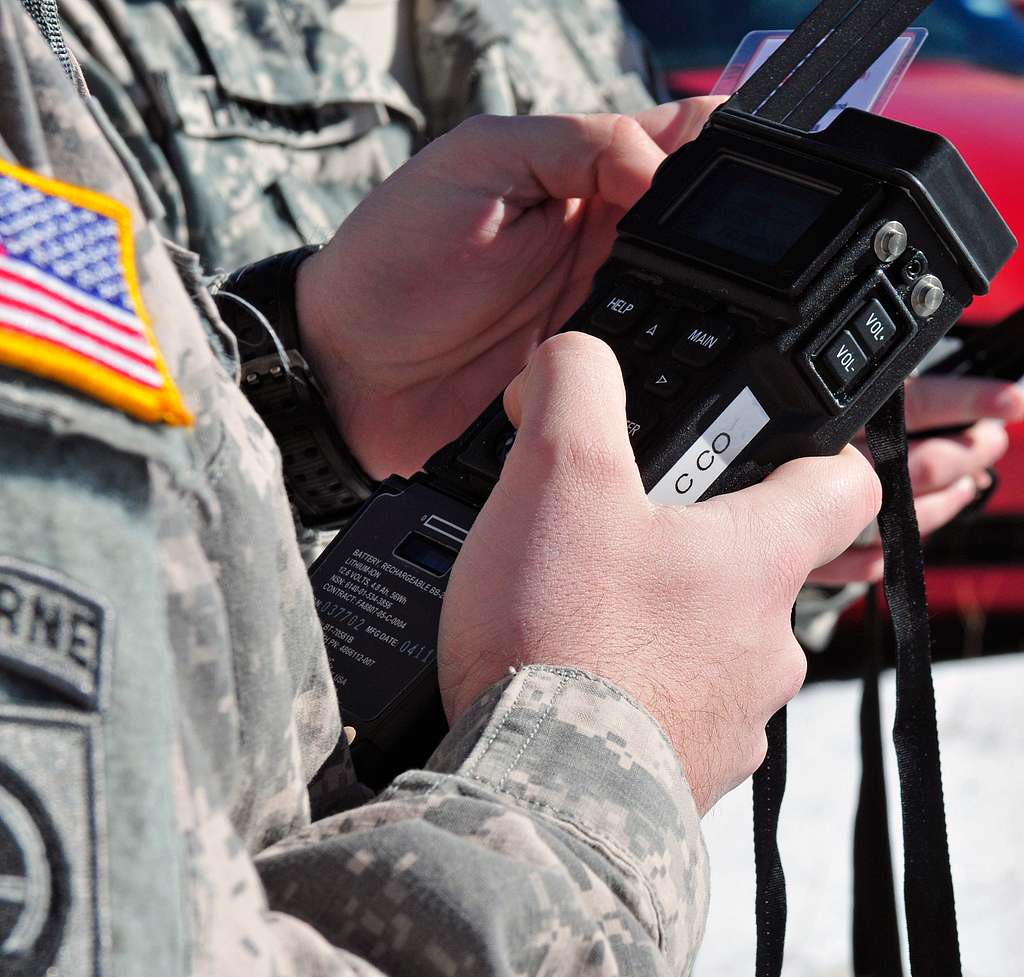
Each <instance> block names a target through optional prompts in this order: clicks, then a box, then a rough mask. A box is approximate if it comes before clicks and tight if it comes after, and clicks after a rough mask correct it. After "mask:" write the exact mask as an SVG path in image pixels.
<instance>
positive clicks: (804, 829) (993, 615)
mask: <svg viewBox="0 0 1024 977" xmlns="http://www.w3.org/2000/svg"><path fill="white" fill-rule="evenodd" d="M623 6H624V7H625V8H626V10H627V11H628V12H629V14H630V16H631V17H632V18H633V20H634V22H635V23H636V24H637V25H638V26H639V27H640V28H641V29H642V30H643V31H644V32H645V33H646V34H647V36H648V37H649V39H650V40H651V42H652V44H653V45H654V47H655V49H656V52H657V57H658V60H659V63H660V68H661V70H662V72H663V78H664V82H665V85H666V87H667V89H668V90H669V92H671V93H672V94H673V95H675V96H679V97H682V96H686V95H696V94H705V93H707V92H709V91H710V90H711V88H712V87H713V86H714V84H715V82H716V81H717V80H718V77H719V75H720V74H721V71H722V69H723V68H724V66H725V64H726V63H727V62H728V60H729V58H730V57H731V56H732V54H733V52H734V51H735V49H736V47H737V45H738V44H739V42H740V40H741V39H742V38H743V36H744V35H745V34H746V33H747V32H748V31H752V30H772V29H788V28H792V27H794V26H796V25H797V24H798V23H799V22H800V21H801V20H802V19H803V17H804V16H806V14H807V13H808V12H809V11H810V10H811V9H812V7H813V6H815V3H814V2H813V0H729V2H725V3H723V2H721V0H623ZM918 26H923V27H927V28H928V30H929V32H930V33H929V37H928V40H927V42H926V43H925V45H924V48H923V49H922V51H921V53H920V54H919V55H918V58H917V61H916V62H915V63H914V65H913V66H912V67H911V68H910V71H909V73H908V74H907V76H906V78H905V79H904V80H903V82H902V84H901V85H900V87H899V88H898V89H897V91H896V94H895V96H894V98H893V100H892V101H891V102H890V103H889V106H888V108H887V109H886V110H885V113H884V114H886V115H888V116H891V117H892V118H895V119H899V120H901V121H905V122H909V123H912V124H914V125H919V126H922V127H923V128H926V129H931V130H933V131H937V132H940V133H942V134H943V135H945V136H947V137H948V138H949V139H950V140H952V141H953V143H954V144H955V145H956V146H957V147H958V149H959V150H960V152H961V153H962V154H963V155H964V157H965V158H966V160H967V162H968V163H969V164H970V166H971V168H972V169H973V170H974V172H975V174H976V175H977V176H978V178H979V180H980V181H981V183H982V184H983V185H984V187H985V188H986V190H987V191H988V192H989V194H990V196H991V197H992V198H993V200H994V201H995V203H996V205H997V206H998V208H999V210H1000V212H1001V213H1002V215H1003V217H1004V218H1005V219H1006V221H1007V222H1008V223H1009V224H1010V226H1011V227H1012V228H1013V230H1014V233H1015V234H1016V236H1017V238H1018V240H1020V241H1022V242H1024V0H935V2H933V4H932V6H931V7H930V8H929V10H928V12H927V14H926V15H925V16H923V17H922V18H921V20H920V21H919V22H918ZM1007 320H1012V321H1013V322H1014V323H1016V324H1017V326H1018V328H1019V331H1020V338H1021V347H1022V348H1024V249H1022V250H1021V251H1018V253H1017V255H1016V256H1015V258H1014V259H1013V261H1012V262H1011V264H1010V265H1009V266H1008V267H1007V268H1006V269H1005V270H1004V271H1003V273H1002V274H1001V276H1000V277H999V278H998V279H997V281H996V283H995V285H994V287H993V289H992V292H991V294H990V295H988V296H986V297H985V298H984V299H981V300H979V301H977V302H976V303H975V304H974V306H973V307H972V308H971V309H970V310H969V311H968V313H967V315H966V317H965V319H964V323H965V326H964V328H965V329H966V328H979V327H985V326H992V325H997V324H1000V323H1004V322H1006V321H1007ZM1010 433H1011V448H1010V451H1009V453H1008V455H1007V456H1006V458H1005V459H1004V460H1003V462H1002V463H1001V464H1000V466H999V474H1000V484H999V488H998V491H997V492H996V494H995V497H994V498H993V499H992V501H991V502H990V503H989V505H988V506H987V508H986V510H985V512H984V513H983V514H982V515H980V516H979V517H976V518H974V519H972V520H970V521H964V522H960V523H958V524H954V525H953V526H951V527H949V528H948V529H946V530H944V531H943V532H941V533H938V534H936V535H935V536H934V537H933V538H932V539H931V540H930V541H929V543H928V547H927V550H928V552H927V558H928V596H929V602H930V607H931V615H932V629H933V631H932V633H933V641H934V653H935V657H936V658H937V659H938V660H940V661H941V662H942V664H940V665H939V666H938V668H937V672H936V689H937V697H938V703H939V714H940V735H941V736H942V745H943V772H944V777H945V784H946V803H947V808H948V816H949V834H950V845H951V852H952V860H953V870H954V879H955V881H956V884H957V895H958V912H959V916H960V923H961V941H962V945H963V950H964V954H963V955H964V972H965V974H968V975H971V977H981V975H990V977H997V975H998V977H1011V975H1024V959H1022V958H1021V954H1020V940H1019V936H1018V929H1019V927H1020V924H1021V923H1024V833H1022V832H1021V831H1020V829H1019V824H1020V813H1019V812H1020V811H1021V809H1022V807H1024V761H1022V760H1021V757H1022V755H1024V751H1022V746H1024V715H1022V714H1024V710H1022V706H1024V691H1022V690H1024V655H1021V654H1020V651H1021V649H1022V648H1024V425H1021V426H1018V427H1017V428H1015V429H1011V432H1010ZM863 616H864V610H863V604H857V605H855V606H854V607H852V608H851V609H850V610H849V611H847V612H846V614H845V615H844V616H843V618H842V619H841V621H840V624H839V628H838V631H837V633H836V635H835V637H834V639H833V641H832V644H831V646H830V647H829V648H828V649H827V650H826V651H825V652H824V653H822V654H818V655H814V656H813V657H812V662H811V669H810V676H809V678H810V685H809V688H808V689H806V690H805V691H804V692H803V693H802V694H801V695H800V696H799V697H798V699H797V700H796V702H795V703H794V705H793V706H792V707H791V716H790V774H789V782H790V786H789V791H788V794H787V800H786V804H785V806H784V808H783V813H782V830H781V845H782V849H783V859H784V864H785V866H786V871H787V876H788V878H789V881H790V885H789V893H790V923H789V940H788V943H787V963H786V971H785V972H786V974H787V975H793V977H840V975H842V977H845V975H849V974H851V973H852V968H851V965H850V962H849V960H850V936H849V933H850V910H851V905H850V891H851V869H850V864H851V844H850V836H851V833H852V825H853V814H854V809H855V804H856V795H857V786H858V781H859V776H860V756H859V738H858V727H857V717H858V708H859V701H860V683H859V682H853V681H836V680H837V679H844V678H852V677H855V676H857V675H859V674H860V671H861V669H862V664H861V663H862V660H863V648H864V630H863V623H864V621H863ZM890 640H891V639H890ZM887 653H888V654H889V655H890V657H891V647H890V648H889V649H887ZM883 703H884V706H885V715H884V717H883V722H884V723H885V725H886V726H887V727H891V722H892V708H893V690H892V678H891V673H890V674H889V676H888V677H887V679H886V680H885V681H884V682H883ZM890 752H891V749H890ZM890 759H892V758H891V757H890ZM895 785H896V774H895V766H894V764H892V765H891V766H890V769H889V801H890V808H892V810H891V817H890V820H891V833H892V837H893V843H894V847H896V849H897V850H896V852H895V861H896V863H897V882H899V878H900V875H899V871H898V867H899V862H900V860H901V854H900V852H899V849H898V843H899V837H900V830H899V812H898V808H897V807H895V805H894V799H895V795H896V786H895ZM750 804H751V797H750V790H749V786H748V787H747V788H744V789H741V790H739V791H735V792H734V793H733V794H731V795H730V796H729V797H728V798H726V800H725V801H723V802H722V803H721V804H720V805H718V807H716V808H715V810H714V811H712V813H711V814H710V815H709V816H708V818H707V819H706V822H705V827H706V834H707V839H708V846H709V848H710V851H711V857H712V864H713V885H712V914H711V920H710V923H709V931H708V936H707V939H706V941H705V947H704V950H703V951H702V955H701V958H700V960H699V962H698V967H697V970H696V974H697V977H726V975H729V977H732V975H738V974H744V973H753V969H754V968H753V954H754V950H753V948H754V929H753V905H754V886H753V870H752V864H751V851H752V848H751V840H750V830H751V829H750Z"/></svg>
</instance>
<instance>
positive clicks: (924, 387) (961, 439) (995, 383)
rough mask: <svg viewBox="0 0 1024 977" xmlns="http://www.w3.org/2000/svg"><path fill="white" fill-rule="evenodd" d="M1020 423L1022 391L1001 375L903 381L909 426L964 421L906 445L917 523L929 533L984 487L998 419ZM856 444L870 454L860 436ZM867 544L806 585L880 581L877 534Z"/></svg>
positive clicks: (999, 438) (998, 448) (1002, 442)
mask: <svg viewBox="0 0 1024 977" xmlns="http://www.w3.org/2000/svg"><path fill="white" fill-rule="evenodd" d="M1014 421H1024V390H1021V389H1020V388H1019V387H1016V386H1014V385H1013V384H1009V383H1004V382H1002V381H999V380H984V379H978V378H970V377H964V378H957V377H942V376H936V377H929V376H923V377H918V378H915V379H913V380H910V381H908V383H907V430H908V431H909V432H921V431H935V430H941V429H943V428H955V427H960V426H963V425H965V424H970V425H971V427H970V428H968V429H967V430H966V431H964V433H963V434H956V435H950V436H944V437H936V438H927V439H925V440H921V441H912V442H911V443H910V458H909V462H910V464H909V468H910V477H911V480H912V481H913V484H914V497H915V500H916V507H917V521H918V524H919V526H920V528H921V535H922V536H928V535H930V534H931V533H934V532H935V531H936V530H938V529H941V528H942V527H943V526H945V525H946V524H947V523H948V522H950V520H952V519H953V518H954V517H956V516H957V515H958V514H959V513H960V512H961V511H962V510H963V509H964V507H965V506H967V505H970V503H971V502H973V501H974V500H975V498H977V495H978V493H979V492H981V491H984V490H985V489H986V488H987V487H988V484H989V479H990V476H989V475H988V473H987V471H986V469H988V468H991V467H992V466H993V465H994V464H995V463H996V462H997V461H998V460H999V459H1000V458H1002V456H1003V455H1004V454H1005V453H1006V449H1007V447H1008V445H1009V440H1008V438H1007V434H1006V429H1005V427H1004V426H1003V423H1001V422H1014ZM857 446H858V447H859V448H860V449H861V451H863V452H864V454H865V455H867V456H868V457H870V453H869V452H868V449H867V445H866V444H865V443H864V440H863V438H861V439H859V440H858V442H857ZM871 536H872V538H871V541H870V543H869V544H868V545H856V544H855V545H854V546H852V547H851V548H850V549H849V550H847V552H845V553H844V554H843V555H842V556H840V557H839V558H838V559H837V560H834V561H833V562H832V563H830V564H829V565H828V566H825V567H822V568H821V569H820V570H816V571H815V572H814V573H812V574H811V582H812V583H817V584H825V585H830V586H837V585H841V584H847V583H857V582H866V583H874V582H876V581H878V580H881V578H882V569H883V562H882V548H881V544H880V542H879V540H878V538H877V533H874V534H871Z"/></svg>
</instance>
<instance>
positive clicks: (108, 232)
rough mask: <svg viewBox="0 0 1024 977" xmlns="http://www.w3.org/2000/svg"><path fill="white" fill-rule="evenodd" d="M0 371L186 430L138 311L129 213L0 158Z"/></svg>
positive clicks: (169, 381)
mask: <svg viewBox="0 0 1024 977" xmlns="http://www.w3.org/2000/svg"><path fill="white" fill-rule="evenodd" d="M0 363H2V364H6V365H8V366H13V367H16V368H17V369H20V370H25V371H26V372H30V373H35V374H36V375H38V376H41V377H45V378H46V379H48V380H54V381H56V382H58V383H63V384H66V385H67V386H69V387H74V388H75V389H77V390H80V391H82V392H83V393H85V394H87V395H89V396H90V397H94V398H95V399H96V400H100V401H103V402H104V403H107V404H110V405H112V406H114V407H117V408H119V409H121V410H123V411H125V412H126V413H128V414H131V415H132V416H134V417H137V418H139V419H140V420H143V421H148V422H150V423H164V424H174V425H188V424H191V423H192V418H191V416H190V415H189V412H188V410H186V408H185V406H184V404H183V403H182V400H181V395H180V393H179V392H178V389H177V387H176V386H175V384H174V381H173V379H172V378H171V375H170V373H168V371H167V366H166V364H165V362H164V359H163V356H162V355H161V353H160V349H159V347H158V345H157V342H156V338H155V337H154V335H153V330H152V328H151V326H150V323H149V320H148V318H147V315H146V310H145V308H144V307H143V303H142V293H141V291H140V289H139V283H138V276H137V272H136V268H135V248H134V243H133V237H132V228H131V212H130V211H129V210H128V208H127V207H125V206H124V205H123V204H121V203H119V202H118V201H116V200H113V199H111V198H110V197H106V196H104V195H103V194H100V193H96V192H95V191H93V190H87V189H84V188H82V187H76V186H72V185H70V184H67V183H60V182H58V181H57V180H51V179H49V178H47V177H44V176H40V175H39V174H38V173H34V172H32V171H31V170H26V169H23V168H22V167H19V166H15V165H13V164H11V163H8V162H6V161H4V160H0Z"/></svg>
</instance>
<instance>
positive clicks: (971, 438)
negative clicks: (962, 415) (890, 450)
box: [908, 421, 1010, 496]
mask: <svg viewBox="0 0 1024 977" xmlns="http://www.w3.org/2000/svg"><path fill="white" fill-rule="evenodd" d="M1009 444H1010V440H1009V436H1008V435H1007V433H1006V429H1005V428H1004V427H1003V426H1002V425H1001V424H1000V423H998V422H997V421H979V422H978V423H977V424H975V425H974V427H972V428H970V429H969V430H967V431H965V432H964V433H963V434H962V435H959V436H957V437H955V438H933V439H931V440H928V441H919V442H917V443H916V444H912V445H911V446H910V453H909V458H908V467H909V470H910V478H911V481H912V482H913V484H914V494H915V495H916V496H922V495H926V494H928V493H931V492H936V491H938V490H940V489H944V488H947V487H949V486H950V485H952V484H953V483H954V482H955V481H957V479H959V478H962V477H963V476H965V475H975V474H978V473H981V472H983V471H984V470H985V469H986V468H991V467H992V466H993V465H994V464H995V463H996V462H997V461H999V459H1000V458H1002V457H1003V455H1004V454H1006V449H1007V448H1008V447H1009Z"/></svg>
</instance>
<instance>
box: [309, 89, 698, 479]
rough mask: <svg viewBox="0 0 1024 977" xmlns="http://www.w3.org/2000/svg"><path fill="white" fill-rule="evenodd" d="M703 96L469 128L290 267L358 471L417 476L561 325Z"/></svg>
mask: <svg viewBox="0 0 1024 977" xmlns="http://www.w3.org/2000/svg"><path fill="white" fill-rule="evenodd" d="M717 101H718V100H713V99H691V100H688V101H686V102H682V103H678V104H673V105H666V106H661V107H659V108H657V109H654V110H651V111H650V112H646V113H644V114H643V115H642V116H641V117H639V119H633V118H630V117H626V116H617V115H593V116H558V117H546V118H545V117H535V118H497V117H483V116H481V117H477V118H475V119H471V120H469V121H468V122H466V123H464V124H463V125H461V126H459V127H458V128H457V129H455V130H454V131H452V132H451V133H449V134H448V135H446V136H444V137H442V138H440V139H438V140H436V141H435V142H433V143H431V144H430V145H429V146H428V147H426V148H425V149H424V150H423V151H422V152H421V153H419V154H418V155H417V156H415V157H414V158H413V159H412V160H411V161H410V162H408V163H407V164H406V165H405V166H403V167H402V168H401V169H399V170H398V171H397V172H395V173H394V174H393V175H392V176H391V178H390V179H388V180H387V181H386V182H385V183H384V184H383V185H382V186H381V187H379V188H377V189H376V190H375V191H374V192H373V193H372V194H371V195H370V196H369V197H368V198H367V199H366V200H365V201H364V202H363V203H362V204H361V205H360V206H359V208H357V210H356V211H355V212H354V213H353V214H352V215H351V216H350V217H349V218H348V219H347V220H346V221H345V222H344V224H343V225H342V226H341V228H340V229H339V230H338V232H337V234H336V235H335V237H334V239H333V240H332V241H331V242H330V244H328V245H327V247H326V248H325V249H324V250H323V251H322V252H321V253H320V254H318V255H316V256H314V257H313V258H310V259H308V260H307V261H306V262H304V263H303V265H302V266H301V269H300V273H299V278H298V296H297V297H298V311H299V319H300V326H301V330H302V335H303V343H304V347H305V350H306V352H307V355H308V356H309V358H310V359H311V361H312V362H313V365H314V368H315V370H316V371H317V373H318V374H319V375H320V379H321V380H322V381H323V383H324V385H325V387H326V388H327V393H328V400H329V401H330V404H331V407H332V410H333V412H334V415H335V417H336V419H337V421H338V423H339V426H340V427H341V430H342V433H343V434H344V435H345V438H346V440H347V441H348V443H349V445H350V447H351V448H352V449H353V451H354V453H355V455H356V457H357V458H358V459H359V460H360V461H361V462H362V464H363V466H364V467H365V468H366V470H367V471H368V472H370V474H372V475H376V476H378V477H383V476H386V475H388V474H391V473H398V474H409V473H411V472H413V471H415V470H417V469H418V468H419V467H420V466H421V465H422V464H423V462H424V461H425V460H426V459H427V458H428V457H429V456H430V455H431V454H432V453H433V452H434V451H435V450H436V449H438V448H439V447H441V446H442V445H443V444H445V443H446V442H448V441H450V440H451V439H453V438H454V437H456V436H457V435H459V434H461V433H462V431H463V430H464V429H465V428H466V427H467V426H468V425H469V423H470V422H471V421H472V420H473V419H474V418H475V417H476V416H477V415H478V414H479V412H480V411H481V410H482V409H483V408H484V407H485V406H486V405H487V404H488V403H489V402H490V401H491V400H492V399H493V398H494V397H496V396H497V395H498V394H499V393H500V392H501V390H502V388H503V387H504V386H505V385H506V384H507V383H508V382H509V381H510V380H511V379H512V377H514V376H515V375H516V373H517V372H518V371H519V370H520V369H522V367H523V365H524V364H525V362H526V360H527V359H528V358H529V355H530V353H531V352H532V350H533V349H535V348H536V347H537V345H538V344H539V343H541V342H542V341H543V340H544V339H546V338H547V337H548V336H550V335H551V334H552V333H554V332H556V331H557V330H558V329H560V328H561V327H562V326H563V325H564V324H565V322H566V320H567V319H568V318H569V316H570V315H571V314H572V313H573V312H575V310H576V309H577V307H578V306H579V305H580V304H581V303H582V302H583V300H584V299H585V298H586V296H587V293H588V290H589V288H590V283H591V278H592V277H593V274H594V272H595V271H596V270H597V268H598V266H599V265H600V264H601V262H602V261H603V260H604V259H605V258H606V257H607V255H608V252H609V250H610V248H611V244H612V241H613V239H614V236H615V225H616V224H617V223H618V221H619V218H620V217H621V216H622V215H623V213H624V212H625V211H626V210H627V209H628V208H629V207H631V206H632V205H633V203H635V202H636V200H637V199H638V198H639V197H640V196H641V195H642V194H643V193H644V191H645V190H646V189H647V188H648V186H649V185H650V182H651V178H652V177H653V175H654V171H655V170H656V169H657V167H658V165H659V164H660V163H661V161H662V160H663V159H664V157H665V152H666V150H672V149H675V148H676V147H677V146H678V145H679V144H680V143H681V142H683V141H684V140H686V139H688V138H692V137H693V136H694V135H696V133H697V132H698V131H699V129H700V127H701V125H703V123H704V121H705V119H706V117H707V115H708V114H709V113H710V112H711V110H712V109H713V107H714V106H715V105H716V104H717Z"/></svg>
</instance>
